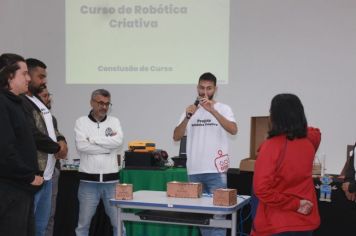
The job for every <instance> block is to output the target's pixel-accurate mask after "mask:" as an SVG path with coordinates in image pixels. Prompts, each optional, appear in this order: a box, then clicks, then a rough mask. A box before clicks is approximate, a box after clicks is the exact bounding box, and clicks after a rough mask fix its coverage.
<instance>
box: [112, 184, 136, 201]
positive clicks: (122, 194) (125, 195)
mask: <svg viewBox="0 0 356 236" xmlns="http://www.w3.org/2000/svg"><path fill="white" fill-rule="evenodd" d="M132 189H133V188H132V184H117V185H116V193H115V199H116V200H132V198H133V194H132Z"/></svg>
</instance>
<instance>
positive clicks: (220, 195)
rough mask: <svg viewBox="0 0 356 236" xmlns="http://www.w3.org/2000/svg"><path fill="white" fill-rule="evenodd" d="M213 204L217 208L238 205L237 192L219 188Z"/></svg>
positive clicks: (215, 192) (215, 193)
mask: <svg viewBox="0 0 356 236" xmlns="http://www.w3.org/2000/svg"><path fill="white" fill-rule="evenodd" d="M213 204H214V205H216V206H232V205H235V204H237V190H236V189H229V188H219V189H216V190H215V191H214V197H213Z"/></svg>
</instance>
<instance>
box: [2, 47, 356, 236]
mask: <svg viewBox="0 0 356 236" xmlns="http://www.w3.org/2000/svg"><path fill="white" fill-rule="evenodd" d="M46 77H47V72H46V65H45V64H44V63H43V62H41V61H39V60H37V59H28V60H27V61H25V60H24V58H22V57H21V56H19V55H16V54H2V55H1V56H0V130H1V135H0V153H1V156H0V199H1V201H0V235H24V236H33V235H35V234H36V235H38V236H44V235H45V232H46V228H47V226H48V222H49V218H50V213H51V205H52V204H53V203H51V199H52V196H53V193H52V188H53V186H52V185H53V174H54V170H55V163H56V160H58V159H63V158H65V157H66V155H67V152H68V149H67V144H66V142H65V138H64V136H63V135H62V134H60V132H59V131H58V127H57V122H56V119H55V118H54V117H53V116H52V114H51V112H50V108H51V106H50V105H51V103H50V102H51V101H50V97H49V93H48V91H47V90H46ZM216 91H217V85H216V77H215V76H214V75H213V74H211V73H204V74H202V75H201V76H200V78H199V81H198V85H197V93H198V98H197V100H196V102H195V103H194V104H193V105H189V106H188V107H187V108H186V110H185V112H184V113H183V114H182V116H181V118H180V120H179V123H178V125H177V126H176V127H175V129H174V133H173V139H174V140H175V141H179V140H181V139H182V138H183V136H185V135H186V136H187V171H188V178H189V181H192V182H201V183H202V184H203V192H204V193H206V194H212V193H213V192H214V190H216V189H217V188H226V187H227V175H226V172H227V169H228V168H229V161H230V160H229V150H228V135H235V134H236V133H237V125H236V120H235V117H234V114H233V112H232V109H231V108H230V106H228V105H226V104H223V103H220V102H217V101H216V100H215V99H214V95H215V93H216ZM90 105H91V110H90V112H89V114H88V115H87V116H82V117H80V118H78V119H77V121H76V123H75V128H74V130H75V143H76V148H77V150H78V153H79V155H80V160H81V161H80V167H79V177H80V184H79V190H78V199H79V220H78V225H77V228H76V230H75V231H76V235H77V236H87V235H88V234H89V227H90V222H91V219H92V217H93V215H94V213H95V211H96V208H97V205H98V203H99V201H100V199H102V200H103V203H104V207H105V212H106V213H107V215H108V216H109V218H110V220H111V224H112V226H113V233H114V235H116V234H117V232H118V230H122V231H123V234H124V235H125V229H124V228H123V229H118V228H117V222H118V219H117V214H116V210H115V207H114V206H112V205H110V202H109V200H110V199H111V198H113V196H114V194H115V186H116V184H117V183H118V171H119V170H118V160H117V154H118V150H119V148H120V146H121V145H122V143H123V132H122V128H121V124H120V121H119V119H117V118H116V117H113V116H109V115H108V113H109V111H110V108H111V106H112V104H111V94H110V92H109V91H107V90H105V89H97V90H95V91H93V92H92V94H91V97H90ZM270 123H271V127H270V130H269V132H268V138H267V140H266V141H265V142H264V143H263V144H262V145H261V147H260V149H259V153H258V159H257V161H256V165H255V174H254V179H253V189H254V193H255V195H256V197H257V199H258V205H257V208H256V214H255V215H254V219H253V227H252V232H251V235H253V236H267V235H275V236H277V235H278V236H284V235H286V236H287V235H288V236H290V235H293V236H311V235H312V232H313V230H314V229H316V228H317V227H318V226H319V224H320V216H319V213H318V208H317V198H316V194H315V189H314V184H313V180H312V175H311V173H312V163H313V159H314V155H315V153H316V151H317V149H318V147H319V144H320V140H321V134H320V131H319V130H318V129H317V128H312V127H308V124H307V119H306V117H305V114H304V108H303V105H302V103H301V101H300V100H299V98H298V97H297V96H296V95H293V94H278V95H276V96H275V97H274V98H273V99H272V102H271V106H270ZM42 176H43V177H42ZM352 184H354V183H353V182H352V183H348V182H347V183H345V184H344V186H343V189H344V191H345V192H347V191H350V192H351V191H353V185H352ZM40 187H42V188H40ZM223 217H224V216H221V215H216V216H214V218H216V219H221V218H223ZM200 231H201V234H202V235H203V236H209V235H211V236H225V235H226V230H225V229H221V228H204V227H201V228H200Z"/></svg>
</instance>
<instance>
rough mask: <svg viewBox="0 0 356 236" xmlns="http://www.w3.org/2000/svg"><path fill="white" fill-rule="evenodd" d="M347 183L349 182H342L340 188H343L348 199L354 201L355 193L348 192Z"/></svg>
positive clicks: (355, 198)
mask: <svg viewBox="0 0 356 236" xmlns="http://www.w3.org/2000/svg"><path fill="white" fill-rule="evenodd" d="M349 185H350V182H345V183H343V184H342V186H341V188H342V190H344V192H345V196H346V198H347V199H348V200H350V201H353V202H354V201H355V200H356V193H350V192H349Z"/></svg>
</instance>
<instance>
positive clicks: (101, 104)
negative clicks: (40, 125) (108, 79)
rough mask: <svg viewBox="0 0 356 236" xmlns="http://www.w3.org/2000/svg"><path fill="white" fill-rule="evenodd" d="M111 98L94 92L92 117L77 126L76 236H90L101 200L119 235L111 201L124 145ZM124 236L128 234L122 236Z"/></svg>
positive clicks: (91, 101) (107, 93) (81, 118)
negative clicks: (121, 148)
mask: <svg viewBox="0 0 356 236" xmlns="http://www.w3.org/2000/svg"><path fill="white" fill-rule="evenodd" d="M110 99H111V95H110V93H109V91H107V90H105V89H97V90H95V91H93V92H92V95H91V100H90V105H91V107H92V109H91V111H90V112H89V115H87V116H82V117H80V118H79V119H78V120H77V121H76V123H75V128H74V130H75V143H76V147H77V150H78V153H79V156H80V165H79V178H80V184H79V190H78V200H79V220H78V226H77V228H76V230H75V232H76V235H77V236H87V235H88V234H89V227H90V222H91V219H92V217H93V215H94V213H95V211H96V208H97V205H98V203H99V201H100V199H102V200H103V203H104V206H105V212H106V214H107V215H108V216H109V218H110V221H111V224H112V226H113V233H114V235H117V230H118V229H117V214H116V210H115V207H114V206H111V205H110V202H109V200H110V199H111V198H113V197H114V196H115V186H116V184H117V182H118V176H119V174H118V172H119V166H118V162H117V153H118V149H119V147H120V146H121V144H122V142H123V132H122V129H121V125H120V121H119V119H117V118H115V117H112V116H108V115H107V114H108V112H109V110H110V107H111V102H110ZM123 235H125V233H123Z"/></svg>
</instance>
